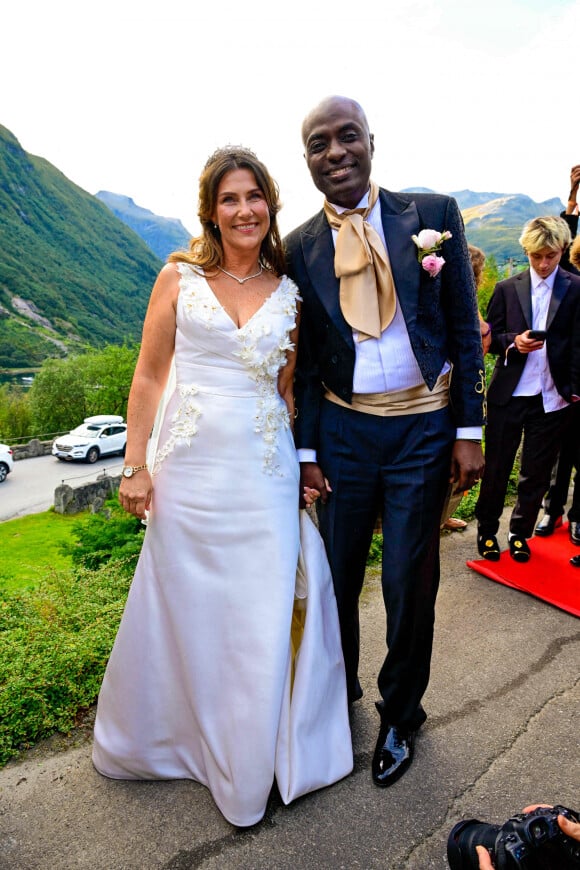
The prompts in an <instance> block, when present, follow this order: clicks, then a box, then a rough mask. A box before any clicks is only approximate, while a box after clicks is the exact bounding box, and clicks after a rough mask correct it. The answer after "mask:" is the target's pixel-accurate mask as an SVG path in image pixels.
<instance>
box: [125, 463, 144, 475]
mask: <svg viewBox="0 0 580 870" xmlns="http://www.w3.org/2000/svg"><path fill="white" fill-rule="evenodd" d="M145 468H147V465H124V466H123V471H122V472H121V473H122V475H123V477H133V475H134V474H136V473H137V472H138V471H143V470H144V469H145Z"/></svg>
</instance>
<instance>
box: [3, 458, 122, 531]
mask: <svg viewBox="0 0 580 870" xmlns="http://www.w3.org/2000/svg"><path fill="white" fill-rule="evenodd" d="M122 467H123V459H122V457H120V456H109V457H106V458H105V459H99V461H98V462H95V464H94V465H87V464H86V463H84V462H60V461H59V460H58V459H56V458H55V457H54V456H37V457H35V458H34V459H20V460H19V461H18V462H15V463H14V470H13V471H12V472H11V473H10V474H9V475H8V477H7V478H6V480H5V481H4V482H3V483H0V522H3V521H4V520H11V519H14V518H15V517H21V516H25V515H26V514H34V513H40V512H41V511H46V510H48V509H49V508H50V507H51V506H52V505H53V504H54V490H55V489H56V487H57V486H60V485H61V483H67V484H68V485H69V486H80V485H81V484H82V483H88V482H89V481H91V480H96V478H97V477H98V475H99V474H102V473H103V471H104V470H105V469H106V470H107V473H108V474H111V475H113V474H120V472H121V468H122Z"/></svg>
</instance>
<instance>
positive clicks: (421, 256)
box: [411, 230, 451, 278]
mask: <svg viewBox="0 0 580 870" xmlns="http://www.w3.org/2000/svg"><path fill="white" fill-rule="evenodd" d="M411 238H412V239H413V241H414V242H415V244H416V245H417V248H418V252H417V259H418V260H419V262H420V263H421V265H422V267H423V268H424V269H425V271H426V272H429V274H430V275H431V277H432V278H436V277H437V275H438V274H439V272H440V271H441V269H442V268H443V266H444V265H445V260H444V259H443V257H438V256H437V251H440V250H441V246H442V244H443V242H446V241H447V239H450V238H451V233H450V232H449V230H445V231H444V232H442V233H439V232H437V230H421V232H420V233H419V235H418V236H411Z"/></svg>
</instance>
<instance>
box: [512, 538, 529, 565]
mask: <svg viewBox="0 0 580 870" xmlns="http://www.w3.org/2000/svg"><path fill="white" fill-rule="evenodd" d="M508 544H509V548H510V556H511V557H512V559H514V561H516V562H528V561H529V558H530V556H531V555H532V554H531V553H530V548H529V547H528V542H527V541H526V539H525V538H523V537H522V536H521V535H510V536H509V538H508Z"/></svg>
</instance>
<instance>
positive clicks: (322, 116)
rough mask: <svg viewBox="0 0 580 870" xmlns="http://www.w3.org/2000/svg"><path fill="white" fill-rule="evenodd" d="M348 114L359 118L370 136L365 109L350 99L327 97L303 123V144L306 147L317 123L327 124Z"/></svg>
mask: <svg viewBox="0 0 580 870" xmlns="http://www.w3.org/2000/svg"><path fill="white" fill-rule="evenodd" d="M344 112H347V113H348V114H351V115H352V116H356V117H358V120H359V122H360V124H361V126H362V127H363V128H364V129H365V130H366V132H367V134H368V135H369V136H370V129H369V122H368V121H367V116H366V115H365V113H364V109H363V107H362V106H361V105H360V103H357V101H356V100H351V98H350V97H339V96H332V97H325V98H324V99H323V100H322V101H321V102H320V103H319V104H318V105H317V106H315V108H314V109H312V111H311V112H309V113H308V114H307V115H306V117H305V118H304V121H303V122H302V142H303V143H304V145H306V140H307V139H308V133H309V131H310V130H311V129H312V127H313V126H315V125H316V123H317V122H319V121H323V122H326V121H328V120H330V119H331V118H333V117H335V116H336V115H339V114H343V113H344Z"/></svg>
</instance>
